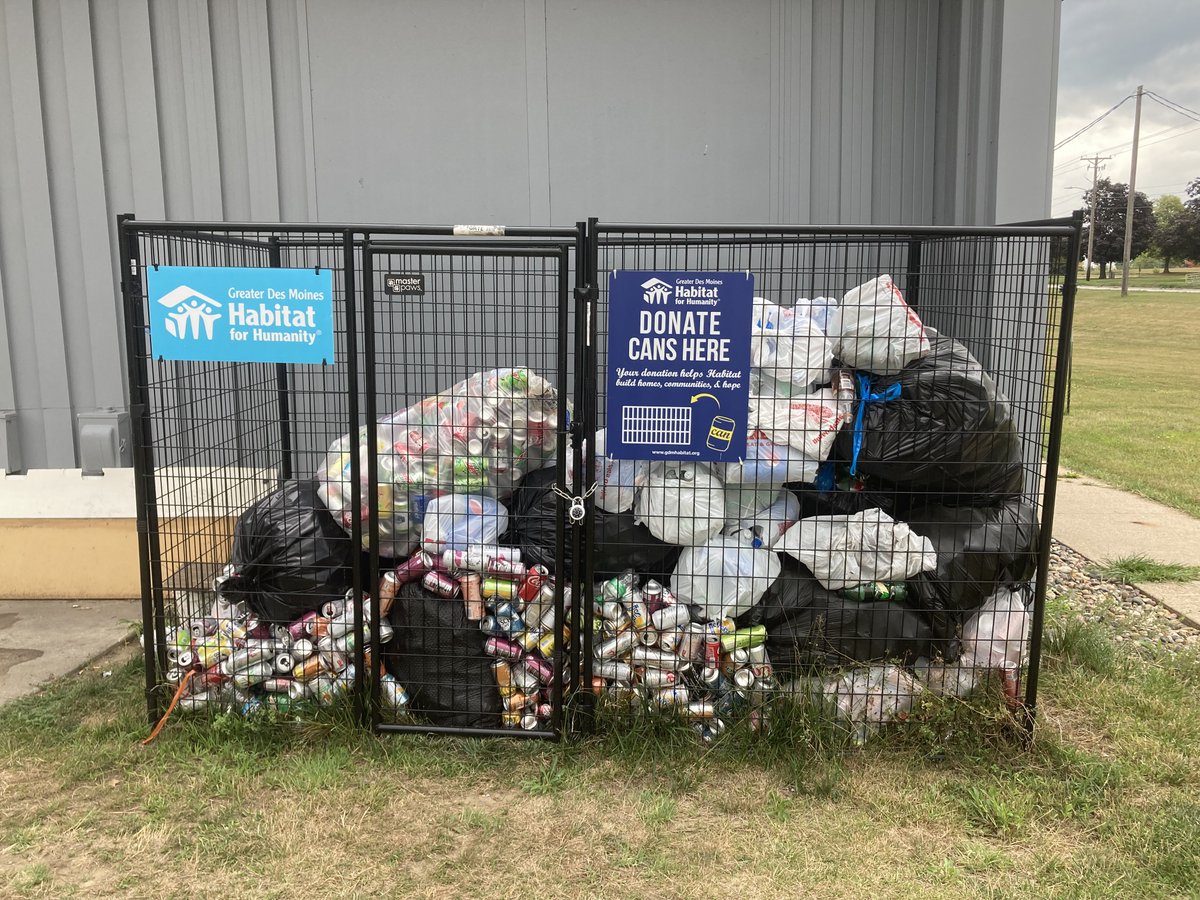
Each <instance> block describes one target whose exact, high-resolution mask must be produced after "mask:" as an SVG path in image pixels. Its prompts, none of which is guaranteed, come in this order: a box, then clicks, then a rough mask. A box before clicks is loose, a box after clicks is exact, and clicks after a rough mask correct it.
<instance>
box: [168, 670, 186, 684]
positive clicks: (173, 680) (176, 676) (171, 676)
mask: <svg viewBox="0 0 1200 900" xmlns="http://www.w3.org/2000/svg"><path fill="white" fill-rule="evenodd" d="M166 679H167V684H174V685H177V684H179V682H181V681H183V669H181V668H179V667H178V666H173V667H172V668H170V669H167V674H166Z"/></svg>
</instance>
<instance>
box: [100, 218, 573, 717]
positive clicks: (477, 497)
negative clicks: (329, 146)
mask: <svg viewBox="0 0 1200 900" xmlns="http://www.w3.org/2000/svg"><path fill="white" fill-rule="evenodd" d="M119 229H120V237H121V253H122V257H123V273H124V275H123V284H122V291H123V295H124V302H125V314H126V325H127V330H126V337H127V347H128V363H129V380H130V393H131V412H132V417H133V421H134V432H135V436H134V460H135V466H136V485H137V509H138V517H139V538H140V563H141V570H142V571H141V575H142V588H143V590H142V593H143V597H142V601H143V619H144V625H145V629H144V634H145V661H146V693H147V705H148V713H149V715H150V717H151V719H152V720H153V719H155V718H157V717H158V716H159V715H160V714H161V713H162V712H163V710H164V708H165V707H166V705H167V701H168V699H171V701H172V703H173V704H177V705H179V706H180V707H181V708H183V709H185V710H211V709H218V710H230V709H232V710H235V711H237V712H241V713H246V714H252V713H256V712H258V711H265V710H274V711H276V712H283V713H287V714H292V713H296V714H301V713H303V712H304V711H306V710H309V709H312V708H314V707H318V706H322V705H332V704H342V705H344V706H345V707H347V708H350V709H352V710H353V714H354V716H355V717H356V718H357V719H358V720H359V721H361V722H363V723H364V724H369V725H371V726H373V727H375V728H377V729H380V730H397V731H404V730H420V731H434V732H437V731H449V732H455V733H471V734H512V735H521V736H532V737H549V738H555V737H558V736H559V735H560V734H561V732H562V728H563V697H564V686H565V685H568V684H572V683H574V682H576V681H577V680H578V675H577V672H578V667H579V661H578V659H577V654H576V653H574V652H573V648H574V646H575V644H574V642H572V641H570V640H569V636H570V635H571V633H572V631H571V629H570V625H569V622H568V617H569V614H568V613H567V607H568V605H569V597H570V594H569V591H568V588H567V586H568V584H570V583H571V582H573V581H576V580H577V578H578V575H577V574H576V573H575V572H574V571H572V569H571V568H570V567H569V566H563V565H559V564H558V562H559V560H563V559H568V558H569V557H570V554H569V553H567V552H565V550H564V548H565V547H567V546H568V544H569V542H573V541H578V537H577V536H576V535H575V533H574V532H575V531H576V529H574V528H569V527H567V525H566V524H565V523H566V518H565V505H564V504H565V499H564V498H566V497H569V496H572V495H573V494H575V493H578V492H580V491H582V487H579V486H576V485H575V484H574V483H573V482H571V481H570V479H573V478H574V473H582V471H583V467H582V464H581V461H580V462H578V463H576V464H571V465H569V463H571V460H569V458H568V450H569V445H570V443H571V442H570V440H569V432H568V429H569V427H570V426H571V422H570V418H569V417H570V410H571V408H572V406H576V405H578V404H579V403H580V400H579V398H578V397H577V396H574V395H573V394H572V391H574V390H576V389H582V381H580V382H578V383H577V384H576V383H574V382H572V381H571V380H570V379H569V375H570V372H569V370H568V365H567V363H568V360H569V358H570V356H571V355H572V354H573V353H574V350H575V348H574V341H575V339H576V335H577V334H578V333H580V332H579V329H577V327H576V321H575V320H576V317H577V316H578V315H579V314H580V311H581V310H582V309H583V307H582V304H581V302H580V301H579V300H578V299H577V298H576V295H575V293H574V290H573V289H574V288H575V287H576V285H575V283H574V280H575V279H577V278H579V277H581V275H582V271H581V270H580V268H579V267H578V266H576V265H575V257H576V255H577V251H578V250H579V249H580V248H581V247H582V246H583V238H584V232H583V228H582V226H580V227H577V228H558V229H548V228H547V229H538V228H508V229H503V228H498V227H486V228H473V227H461V226H460V227H457V228H456V227H451V226H337V227H328V226H308V225H277V226H276V225H272V226H267V225H230V224H217V223H151V222H139V221H136V220H134V219H132V218H131V217H122V218H121V219H120V221H119ZM171 266H186V267H204V269H205V271H206V272H207V271H210V270H211V272H217V273H219V272H221V271H229V272H233V273H234V274H233V275H231V276H230V277H231V278H234V279H237V278H239V277H242V276H241V275H240V274H238V273H239V272H241V271H242V270H245V269H274V270H293V271H296V270H312V271H314V272H316V273H318V274H319V273H322V272H324V273H326V274H328V275H329V276H330V277H331V280H332V285H333V295H332V297H331V298H330V300H331V303H332V316H331V321H332V323H333V332H334V333H333V341H332V344H333V353H332V358H323V359H322V360H321V361H320V363H311V364H297V363H260V362H232V361H215V362H214V361H201V360H196V359H189V358H185V359H164V358H162V354H161V352H159V353H156V348H155V346H154V335H153V333H152V328H151V312H150V310H151V307H152V305H153V304H155V303H158V302H161V301H162V300H163V299H164V298H160V297H157V296H153V295H152V292H151V288H150V285H151V279H152V276H151V274H150V273H151V272H157V271H158V269H159V267H171ZM165 271H166V270H164V272H165ZM229 296H230V297H233V296H235V294H234V293H230V295H229ZM206 299H208V300H213V298H212V297H206ZM213 305H214V306H220V305H221V301H216V302H215V303H214V304H213ZM206 308H207V307H206ZM221 314H228V317H229V319H230V325H231V324H232V321H233V315H232V307H231V308H230V309H226V310H223V311H221V312H218V313H216V314H214V315H213V318H214V319H218V318H219V317H220V315H221ZM216 327H217V328H218V329H220V328H222V327H224V323H221V322H218V324H217V326H216ZM194 337H195V338H196V339H197V340H199V339H203V338H204V335H203V333H202V330H199V329H198V330H197V332H196V335H194ZM209 337H211V335H209ZM535 477H536V479H538V486H539V490H538V500H539V504H535V506H533V507H530V509H531V510H532V511H527V512H520V511H518V510H517V509H516V508H515V504H514V499H513V498H514V493H515V491H516V489H517V487H518V485H523V483H524V481H525V480H526V479H527V478H529V479H533V478H535ZM509 507H513V510H512V512H511V513H510V512H509ZM535 520H536V521H535ZM547 525H549V528H548V529H547ZM531 528H532V533H534V534H535V537H536V541H535V542H534V543H535V544H536V547H537V549H538V551H539V552H540V558H539V560H538V562H539V563H541V564H542V565H543V566H544V567H543V568H537V569H532V568H531V566H532V565H533V563H522V562H521V560H520V558H519V552H518V553H513V552H512V551H514V549H515V548H514V547H513V546H512V542H511V541H510V540H509V538H510V536H512V535H516V534H518V533H530V530H531ZM480 554H482V555H480ZM575 558H577V559H579V558H581V555H580V554H578V553H577V554H576V555H575ZM576 616H578V613H577V612H576ZM526 619H529V620H530V621H529V622H528V623H526V621H525V620H526ZM517 625H520V626H521V627H520V628H518V627H517ZM578 630H579V628H578V624H576V628H575V629H574V632H575V633H577V632H578ZM564 637H566V638H568V639H566V640H564ZM518 642H519V643H518ZM510 656H514V657H520V659H515V658H509V657H510Z"/></svg>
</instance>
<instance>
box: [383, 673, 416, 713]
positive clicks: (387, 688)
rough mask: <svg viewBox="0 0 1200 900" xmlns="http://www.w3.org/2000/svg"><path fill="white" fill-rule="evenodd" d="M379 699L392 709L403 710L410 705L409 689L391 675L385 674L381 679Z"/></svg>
mask: <svg viewBox="0 0 1200 900" xmlns="http://www.w3.org/2000/svg"><path fill="white" fill-rule="evenodd" d="M379 699H380V700H381V701H383V705H384V706H386V707H387V708H388V709H391V710H396V711H399V710H403V709H406V708H407V707H408V699H409V698H408V691H406V690H405V689H404V685H402V684H401V683H400V682H399V681H397V680H396V679H395V678H394V677H393V676H391V675H383V676H381V677H380V679H379Z"/></svg>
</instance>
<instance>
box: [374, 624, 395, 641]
mask: <svg viewBox="0 0 1200 900" xmlns="http://www.w3.org/2000/svg"><path fill="white" fill-rule="evenodd" d="M368 633H370V632H368ZM395 636H396V629H395V628H393V627H392V626H391V625H389V624H388V623H387V622H380V623H379V643H380V644H381V645H382V644H388V643H391V640H392V638H394V637H395Z"/></svg>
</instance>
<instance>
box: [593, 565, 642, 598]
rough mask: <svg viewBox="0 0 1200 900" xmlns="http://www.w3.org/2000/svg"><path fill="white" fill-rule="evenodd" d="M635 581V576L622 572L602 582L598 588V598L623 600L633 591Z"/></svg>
mask: <svg viewBox="0 0 1200 900" xmlns="http://www.w3.org/2000/svg"><path fill="white" fill-rule="evenodd" d="M635 581H636V576H634V574H633V572H632V571H627V572H624V573H622V574H621V575H618V576H617V577H616V578H610V579H608V581H606V582H604V584H603V585H602V586H601V588H600V596H601V597H603V598H604V599H605V600H623V599H624V598H625V597H626V596H627V595H628V594H629V592H630V591H631V590H632V589H633V585H634V583H635Z"/></svg>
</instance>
